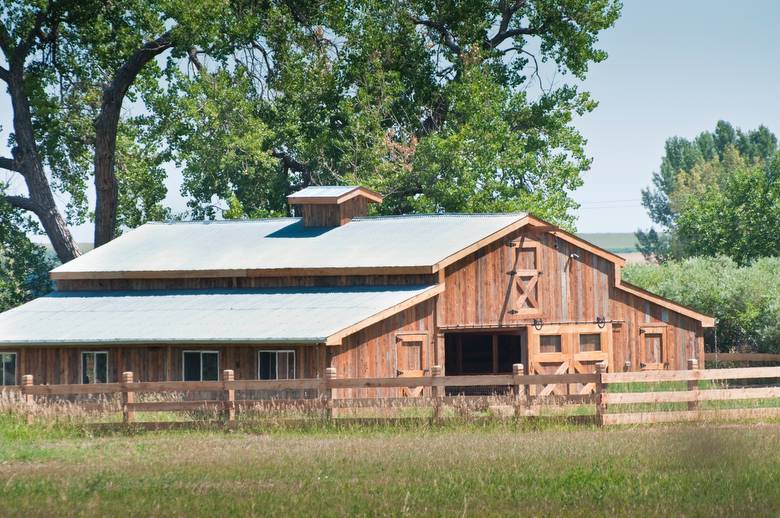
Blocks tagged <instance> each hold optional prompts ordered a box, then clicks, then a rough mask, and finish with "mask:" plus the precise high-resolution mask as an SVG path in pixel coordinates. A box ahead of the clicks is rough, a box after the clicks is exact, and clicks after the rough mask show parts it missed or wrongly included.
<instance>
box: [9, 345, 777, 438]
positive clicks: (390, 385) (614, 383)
mask: <svg viewBox="0 0 780 518" xmlns="http://www.w3.org/2000/svg"><path fill="white" fill-rule="evenodd" d="M688 367H689V368H688V370H682V371H643V372H619V373H610V372H606V364H604V363H599V364H596V372H595V373H593V374H543V375H525V374H523V373H524V367H523V365H521V364H515V365H513V373H512V374H498V375H477V376H442V375H441V372H442V369H441V367H439V366H434V367H433V368H432V369H431V375H430V376H420V377H409V378H404V377H400V378H339V377H338V376H337V373H336V370H335V369H333V368H328V369H326V373H325V377H324V378H316V379H291V380H235V379H234V374H233V371H232V370H225V371H223V376H222V378H223V379H222V380H221V381H198V382H189V381H162V382H137V381H134V377H133V373H132V372H125V373H123V374H122V381H121V382H120V383H104V384H94V385H35V384H34V380H33V377H32V376H31V375H25V376H23V378H22V386H21V389H20V390H21V394H22V397H23V399H24V401H25V402H26V404H27V405H28V408H29V409H30V410H29V413H28V422H32V419H33V417H32V416H33V414H34V412H33V409H34V408H35V405H36V398H37V399H39V400H43V399H45V398H48V397H51V396H83V395H105V394H109V395H110V394H119V395H120V396H121V405H118V407H119V408H121V412H122V415H123V421H124V422H125V423H133V422H134V421H135V414H136V412H195V411H201V410H205V411H214V412H218V413H220V414H221V415H222V419H223V420H224V421H228V422H230V421H235V420H236V419H237V413H240V412H244V411H247V410H249V409H262V408H273V409H277V410H284V409H286V408H291V409H296V410H315V411H320V412H322V415H323V416H324V417H326V418H334V417H337V416H336V413H335V412H334V411H336V410H338V409H344V408H351V409H362V408H368V409H372V408H373V409H378V408H409V407H416V408H428V409H429V411H430V415H431V417H432V418H433V419H435V420H439V419H442V418H443V416H444V413H445V408H446V407H454V406H456V405H458V404H460V403H462V402H464V401H467V402H471V403H476V404H478V405H482V406H483V407H487V406H491V405H496V404H501V405H504V406H509V407H510V408H511V409H512V410H513V412H512V413H513V415H514V416H515V417H525V416H533V415H536V414H535V413H534V412H535V410H534V409H535V408H537V409H538V408H539V405H540V403H541V402H543V401H546V400H548V399H545V398H541V397H539V396H533V395H532V393H533V391H532V390H530V388H531V387H533V386H539V385H557V386H559V387H572V386H576V387H578V388H582V387H595V393H591V394H588V393H585V394H582V393H576V391H575V393H573V394H568V395H565V396H551V397H549V399H552V400H555V401H556V402H557V403H566V404H568V405H570V406H571V405H593V407H592V408H593V414H592V417H593V419H594V420H595V422H596V423H598V424H601V425H609V424H636V423H652V422H668V421H690V420H694V419H706V418H713V417H720V418H725V419H734V418H752V417H778V416H780V386H766V387H750V388H729V387H727V386H718V385H715V386H712V384H710V385H709V386H706V387H704V388H701V387H700V382H713V381H717V382H721V384H723V383H724V382H728V381H729V380H737V379H739V380H749V379H757V380H764V381H766V380H769V379H776V380H780V367H754V368H734V369H712V370H699V369H698V363H697V361H696V360H689V362H688ZM670 382H671V383H672V384H674V383H678V386H676V387H672V388H678V389H679V388H682V390H669V387H665V388H660V390H659V387H653V386H647V387H646V386H645V385H649V384H659V383H661V384H664V383H666V384H667V385H668V384H669V383H670ZM679 382H685V383H682V384H681V386H680V385H679ZM481 386H484V387H493V388H495V387H505V388H506V390H505V391H504V392H505V394H504V395H502V396H500V397H494V396H471V397H463V396H457V397H453V396H449V395H447V394H446V390H445V389H446V387H481ZM637 386H638V388H640V389H642V390H641V391H636V390H635V389H636V388H637ZM417 387H424V388H427V389H429V390H428V391H427V392H425V394H424V395H423V396H422V397H418V398H403V397H386V398H379V397H378V398H344V399H337V398H334V391H336V390H339V389H398V388H417ZM626 387H628V388H629V389H630V390H632V391H625V389H626ZM306 390H308V391H316V397H315V398H309V399H301V398H300V397H298V398H290V399H270V400H267V399H266V400H256V399H237V398H236V393H237V392H251V391H306ZM193 392H196V393H199V392H209V393H212V394H216V395H217V399H202V400H194V401H136V395H137V394H140V393H156V394H169V395H170V394H172V393H174V394H180V393H193ZM540 392H541V391H540ZM749 400H754V401H756V402H759V403H760V404H762V405H764V407H763V408H700V403H705V404H707V405H710V404H711V403H712V402H727V403H726V404H727V405H732V406H733V403H734V402H735V401H736V402H744V401H749ZM80 404H82V405H84V408H88V409H91V410H96V411H104V412H105V411H110V410H111V409H112V406H111V405H106V404H99V403H96V402H95V401H94V400H93V401H86V402H82V403H80ZM680 404H682V405H683V408H686V404H687V409H686V410H680V409H679V408H677V407H676V406H675V405H680ZM637 405H639V407H637ZM648 405H651V406H652V405H666V406H667V407H668V406H671V407H672V408H667V409H665V410H663V411H658V410H657V409H652V410H651V411H648V410H647V408H646V406H648ZM113 409H114V411H116V409H117V405H114V406H113ZM616 410H618V412H615V411H616Z"/></svg>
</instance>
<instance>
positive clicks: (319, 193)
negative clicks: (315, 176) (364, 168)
mask: <svg viewBox="0 0 780 518" xmlns="http://www.w3.org/2000/svg"><path fill="white" fill-rule="evenodd" d="M358 188H359V187H358V186H357V185H310V186H309V187H306V188H304V189H301V190H300V191H298V192H295V193H293V194H291V195H290V196H288V198H332V197H338V196H343V195H345V194H347V193H350V192H352V191H354V190H355V189H358Z"/></svg>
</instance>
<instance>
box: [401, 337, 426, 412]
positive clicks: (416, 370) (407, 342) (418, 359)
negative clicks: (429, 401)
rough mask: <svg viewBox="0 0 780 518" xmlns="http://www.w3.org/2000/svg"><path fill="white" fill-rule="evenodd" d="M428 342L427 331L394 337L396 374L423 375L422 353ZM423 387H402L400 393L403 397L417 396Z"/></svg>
mask: <svg viewBox="0 0 780 518" xmlns="http://www.w3.org/2000/svg"><path fill="white" fill-rule="evenodd" d="M427 342H428V334H427V333H412V334H401V335H397V336H396V338H395V365H396V376H398V377H399V378H416V377H420V376H424V375H425V369H424V368H423V365H424V363H423V362H424V355H425V348H426V345H427ZM422 391H423V387H404V388H402V389H401V394H403V395H404V396H405V397H418V396H420V395H421V394H422Z"/></svg>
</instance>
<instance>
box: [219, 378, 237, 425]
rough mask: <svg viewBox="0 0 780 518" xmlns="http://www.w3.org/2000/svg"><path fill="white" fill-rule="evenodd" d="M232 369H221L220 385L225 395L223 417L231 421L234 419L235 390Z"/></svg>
mask: <svg viewBox="0 0 780 518" xmlns="http://www.w3.org/2000/svg"><path fill="white" fill-rule="evenodd" d="M235 379H236V378H235V373H234V372H233V369H225V370H223V371H222V387H223V391H224V397H225V407H224V410H223V412H224V417H225V421H226V422H228V423H231V422H233V421H235V420H236V390H235V389H234V388H233V382H234V381H235Z"/></svg>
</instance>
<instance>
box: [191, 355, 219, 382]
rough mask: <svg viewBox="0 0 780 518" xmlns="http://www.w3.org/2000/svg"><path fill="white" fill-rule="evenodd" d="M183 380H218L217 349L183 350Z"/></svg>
mask: <svg viewBox="0 0 780 518" xmlns="http://www.w3.org/2000/svg"><path fill="white" fill-rule="evenodd" d="M183 364H184V365H183V367H184V381H217V380H219V353H218V352H217V351H184V353H183Z"/></svg>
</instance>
